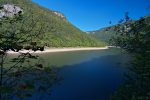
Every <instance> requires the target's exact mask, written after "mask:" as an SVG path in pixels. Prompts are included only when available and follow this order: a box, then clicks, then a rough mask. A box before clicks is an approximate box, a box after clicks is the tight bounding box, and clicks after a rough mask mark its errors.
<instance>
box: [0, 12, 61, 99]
mask: <svg viewBox="0 0 150 100" xmlns="http://www.w3.org/2000/svg"><path fill="white" fill-rule="evenodd" d="M39 20H40V19H39ZM44 27H45V26H44V23H38V20H34V16H33V15H24V14H23V13H20V12H19V13H17V14H15V15H14V16H4V17H2V18H0V100H6V99H7V100H9V99H11V98H12V97H14V96H16V97H18V98H20V99H23V98H24V97H26V96H32V94H33V93H34V92H36V93H37V92H47V93H48V92H49V88H50V87H51V86H52V84H53V83H54V82H56V81H57V79H58V78H57V76H56V70H55V69H54V68H50V67H49V66H48V67H45V66H43V65H42V64H41V63H39V62H37V63H34V62H36V61H37V60H38V58H39V57H38V56H36V55H32V54H31V53H30V52H27V53H20V55H19V56H18V57H16V58H13V59H9V58H7V57H8V54H7V51H9V50H12V51H14V52H20V50H22V49H31V50H33V51H37V50H41V51H43V50H44V46H42V47H39V46H38V42H36V39H35V37H36V38H37V37H38V36H40V35H41V34H42V33H43V32H44ZM34 60H36V61H34Z"/></svg>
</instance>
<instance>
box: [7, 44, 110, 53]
mask: <svg viewBox="0 0 150 100" xmlns="http://www.w3.org/2000/svg"><path fill="white" fill-rule="evenodd" d="M109 47H111V46H106V47H85V48H46V49H45V50H44V51H32V50H21V51H19V52H14V51H7V54H18V53H35V54H41V53H51V52H68V51H91V50H105V49H109Z"/></svg>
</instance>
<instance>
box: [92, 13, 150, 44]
mask: <svg viewBox="0 0 150 100" xmlns="http://www.w3.org/2000/svg"><path fill="white" fill-rule="evenodd" d="M143 18H144V20H145V21H146V22H147V23H150V15H147V16H145V17H143ZM137 21H138V20H132V22H131V23H135V22H137ZM118 25H120V26H122V27H124V23H122V24H118ZM118 25H114V26H110V27H106V28H102V29H100V30H96V31H90V32H89V33H90V34H91V35H92V36H94V37H95V38H97V39H99V40H100V41H103V42H106V43H108V42H109V40H110V39H111V38H112V37H115V36H116V31H115V27H116V26H118ZM141 30H142V29H141Z"/></svg>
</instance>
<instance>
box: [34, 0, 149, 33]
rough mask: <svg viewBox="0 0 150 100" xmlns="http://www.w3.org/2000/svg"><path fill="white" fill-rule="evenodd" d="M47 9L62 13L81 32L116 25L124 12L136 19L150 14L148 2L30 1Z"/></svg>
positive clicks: (140, 0) (136, 0)
mask: <svg viewBox="0 0 150 100" xmlns="http://www.w3.org/2000/svg"><path fill="white" fill-rule="evenodd" d="M32 1H34V2H36V3H38V4H39V5H41V6H44V7H46V8H48V9H52V10H56V11H60V12H62V13H63V14H64V15H65V16H66V17H67V19H68V20H69V21H70V22H71V23H72V24H73V25H75V26H76V27H78V28H79V29H81V30H83V31H91V30H97V29H100V28H103V27H106V26H109V21H112V23H113V24H116V23H117V22H118V21H119V20H120V19H121V18H123V17H124V13H125V12H127V11H128V12H129V15H130V17H131V18H133V19H138V18H140V17H142V16H145V15H147V14H148V12H150V9H149V10H148V9H147V7H148V4H150V2H148V1H150V0H32Z"/></svg>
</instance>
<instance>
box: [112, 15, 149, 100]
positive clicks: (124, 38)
mask: <svg viewBox="0 0 150 100" xmlns="http://www.w3.org/2000/svg"><path fill="white" fill-rule="evenodd" d="M129 19H130V18H129V17H128V14H127V13H126V14H125V20H126V21H125V22H123V23H120V24H119V25H118V26H117V28H116V30H115V31H116V36H115V37H113V41H112V44H113V45H116V46H119V47H121V48H123V49H125V50H127V51H128V52H130V53H131V54H132V55H133V61H132V67H130V68H129V69H130V72H129V73H128V74H127V75H126V76H127V80H128V81H127V82H126V84H124V85H123V86H122V87H121V88H120V89H119V90H118V91H117V92H116V94H115V95H114V96H113V98H112V100H124V99H125V100H148V99H149V98H150V88H149V86H150V17H149V16H148V17H146V18H141V19H140V20H138V21H130V20H129Z"/></svg>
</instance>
